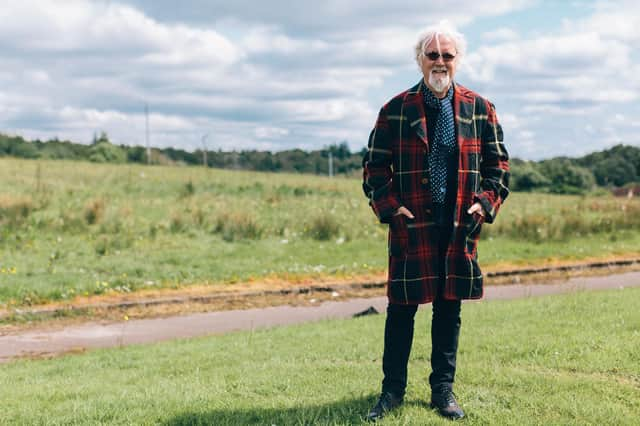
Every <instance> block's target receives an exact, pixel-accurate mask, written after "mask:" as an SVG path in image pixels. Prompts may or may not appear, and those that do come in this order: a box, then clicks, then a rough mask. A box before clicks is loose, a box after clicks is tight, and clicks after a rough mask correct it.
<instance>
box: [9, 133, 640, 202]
mask: <svg viewBox="0 0 640 426" xmlns="http://www.w3.org/2000/svg"><path fill="white" fill-rule="evenodd" d="M365 152H366V148H363V149H362V150H360V151H359V152H351V151H350V150H349V147H348V145H347V143H346V142H340V143H337V144H332V145H329V146H327V147H324V148H323V149H320V150H315V151H303V150H301V149H290V150H285V151H278V152H270V151H255V150H246V151H221V150H218V151H206V152H203V151H202V150H196V151H185V150H182V149H176V148H164V149H160V148H152V149H150V151H149V153H150V155H148V153H147V149H146V148H144V147H141V146H128V145H116V144H113V143H112V142H111V141H110V140H109V138H108V136H107V134H106V133H104V132H103V133H101V134H100V135H99V136H98V135H96V136H95V137H94V138H93V141H92V143H91V144H89V145H85V144H79V143H73V142H71V141H60V140H58V139H52V140H48V141H40V140H34V141H27V140H25V139H24V138H22V137H21V136H9V135H5V134H2V133H0V156H13V157H19V158H31V159H38V158H41V159H67V160H84V161H92V162H97V163H140V164H162V165H203V163H204V162H205V160H206V164H207V166H208V167H216V168H225V169H239V170H255V171H266V172H294V173H311V174H319V175H320V174H321V175H326V174H328V173H329V156H331V157H332V161H333V172H334V174H342V175H357V174H359V173H360V170H361V167H362V156H363V155H364V153H365ZM511 172H512V180H511V185H510V186H511V188H512V189H513V190H516V191H541V192H551V193H559V194H579V193H584V192H588V191H591V190H593V189H595V188H597V187H606V188H612V187H621V186H626V185H630V184H634V183H637V182H639V181H640V148H638V147H634V146H628V145H622V144H620V145H616V146H614V147H612V148H609V149H606V150H603V151H599V152H594V153H591V154H588V155H585V156H583V157H579V158H569V157H555V158H551V159H547V160H541V161H526V160H521V159H518V158H513V159H512V160H511Z"/></svg>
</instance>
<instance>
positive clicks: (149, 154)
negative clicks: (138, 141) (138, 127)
mask: <svg viewBox="0 0 640 426" xmlns="http://www.w3.org/2000/svg"><path fill="white" fill-rule="evenodd" d="M144 117H145V141H146V142H147V164H151V146H150V145H149V105H148V104H147V103H145V104H144Z"/></svg>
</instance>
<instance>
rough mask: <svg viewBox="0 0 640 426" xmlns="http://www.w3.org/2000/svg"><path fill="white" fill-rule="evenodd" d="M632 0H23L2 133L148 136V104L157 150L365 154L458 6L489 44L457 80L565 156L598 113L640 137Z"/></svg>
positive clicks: (135, 140) (2, 87) (2, 35)
mask: <svg viewBox="0 0 640 426" xmlns="http://www.w3.org/2000/svg"><path fill="white" fill-rule="evenodd" d="M623 5H624V6H625V7H626V9H625V8H617V9H616V8H608V7H607V6H604V5H598V6H597V7H594V8H593V14H592V16H589V17H587V18H586V19H582V20H580V21H577V20H571V19H565V20H564V23H563V24H562V26H559V27H558V28H557V29H556V30H553V31H532V28H535V25H536V23H527V22H523V21H518V22H515V21H514V20H513V19H512V16H513V15H514V14H516V15H517V13H518V11H522V10H525V9H526V8H535V7H544V4H542V5H539V4H538V3H537V2H535V1H524V0H521V1H510V0H498V1H494V2H492V3H491V6H490V7H487V5H486V4H484V3H478V2H475V1H472V0H455V1H453V2H449V1H445V0H437V1H434V2H431V3H429V5H428V7H427V9H425V4H424V2H419V1H417V0H411V1H409V2H407V3H406V4H403V7H397V6H390V5H389V3H388V2H385V1H382V0H372V1H349V2H344V1H338V0H329V1H327V2H315V3H308V2H307V3H305V2H294V1H287V0H274V1H273V2H262V3H259V2H258V3H256V2H253V1H251V2H250V1H249V0H237V1H235V2H222V1H218V0H206V1H205V0H185V1H184V2H183V3H180V4H179V5H178V4H177V3H175V2H174V1H168V0H153V1H152V0H130V1H125V0H120V2H116V1H111V2H109V1H100V2H95V1H89V0H65V1H64V2H60V1H54V0H42V1H35V0H24V1H23V2H20V3H18V2H12V3H11V5H10V6H5V7H3V8H2V9H0V21H1V22H3V25H2V26H0V52H1V53H0V58H1V59H2V60H3V69H2V70H1V71H0V112H1V114H0V131H20V132H24V135H25V136H27V137H29V136H34V135H37V136H34V137H40V138H47V137H53V136H58V137H61V138H72V139H74V140H78V141H87V142H88V141H89V140H90V138H91V136H92V135H93V133H94V132H95V131H99V130H105V131H107V132H108V133H109V136H110V137H111V138H112V140H114V141H116V142H118V143H132V144H140V143H143V142H144V114H143V108H144V105H145V104H148V105H149V107H150V110H151V124H152V143H153V144H154V145H158V146H169V145H172V146H177V147H183V148H191V149H193V148H199V147H200V140H201V137H202V135H203V134H205V133H210V134H211V137H210V143H211V145H212V146H213V147H215V148H214V149H217V148H222V149H238V148H240V149H256V148H259V149H286V148H289V147H293V146H296V147H301V148H305V149H316V148H318V147H322V146H324V145H328V144H330V143H335V142H339V141H342V140H347V141H348V143H349V144H350V147H351V148H352V149H354V150H357V149H360V148H361V147H362V146H364V144H365V143H366V140H367V136H368V133H369V130H370V127H371V125H372V124H373V122H374V119H375V115H376V112H377V111H378V109H379V107H380V103H381V102H382V99H388V98H389V97H391V96H392V95H393V94H394V93H397V92H398V91H399V90H402V89H405V88H407V87H409V86H410V85H412V84H413V83H414V82H415V81H417V79H418V76H419V74H418V70H417V69H416V66H415V63H414V61H413V57H412V56H413V52H412V48H413V44H414V41H415V38H416V34H417V33H418V31H419V30H420V29H421V28H422V27H424V26H426V25H427V24H430V23H433V22H434V21H437V20H439V19H442V18H451V19H452V20H453V21H455V22H457V23H458V25H459V26H460V27H461V29H463V30H465V32H466V33H467V36H468V37H469V38H470V39H471V40H472V41H474V42H476V43H478V42H479V43H480V45H477V44H473V43H472V45H473V46H474V48H473V50H472V51H470V52H469V56H468V58H467V60H466V62H465V63H463V64H462V66H461V68H460V70H459V74H458V76H459V77H460V79H461V81H462V82H463V84H465V85H466V81H469V82H470V83H471V84H469V87H470V88H472V89H475V90H477V91H478V92H480V93H482V94H484V95H487V96H489V97H490V99H491V100H492V101H493V102H494V103H495V104H496V105H497V108H498V115H499V117H500V119H501V122H502V124H503V127H504V128H505V135H507V137H508V138H509V140H508V143H509V148H510V151H511V152H512V153H515V154H516V155H526V156H533V157H535V156H540V155H545V154H544V153H546V152H549V153H550V155H553V154H554V153H556V152H557V153H559V152H561V150H563V149H568V148H567V147H568V146H569V145H568V144H566V143H558V141H562V142H564V141H566V140H569V139H571V138H581V137H586V135H587V130H586V129H585V122H589V123H594V132H595V134H596V135H598V137H600V136H602V137H603V140H604V139H606V140H613V138H615V137H619V138H621V139H622V140H625V141H632V140H635V141H637V140H638V139H637V137H635V136H632V133H631V132H630V131H629V130H628V129H630V128H634V126H636V127H637V123H636V124H632V121H631V119H630V117H636V116H639V115H640V110H639V107H636V106H633V105H635V103H637V101H638V98H639V97H640V64H639V63H638V60H639V56H640V55H639V53H638V49H637V47H636V46H637V45H638V33H637V32H634V31H633V29H635V28H638V22H637V18H638V16H639V15H640V13H638V9H637V6H635V3H633V2H629V3H624V4H623ZM585 7H587V6H585ZM588 7H591V6H588ZM507 13H508V14H510V15H509V16H510V18H509V20H504V25H501V24H498V25H495V23H496V22H499V21H500V19H499V18H500V15H502V14H507ZM523 15H526V10H525V12H524V13H523ZM484 17H492V18H490V21H491V25H490V26H489V25H484V26H483V25H479V26H478V28H483V29H484V28H496V29H495V30H491V31H486V30H485V31H484V33H482V32H480V30H476V25H475V24H476V22H479V21H482V19H483V18H484ZM523 23H524V24H525V25H523ZM618 23H619V25H618ZM485 24H486V22H485ZM527 25H528V26H529V27H528V30H527V29H526V28H523V26H524V27H526V26H527ZM525 34H534V35H533V36H525ZM540 34H542V35H540ZM374 98H375V101H373V99H374ZM603 114H604V115H603ZM618 115H622V116H624V118H625V119H624V120H619V119H617V118H616V117H617V116H618ZM609 121H612V122H615V123H616V125H615V126H613V127H614V128H612V129H608V130H606V131H605V130H604V128H601V127H599V126H597V125H596V124H597V123H601V122H607V123H608V122H609ZM543 129H545V130H543ZM546 129H548V130H546ZM634 130H637V129H636V128H634ZM636 133H637V131H636V132H633V134H636ZM605 136H606V138H605ZM591 137H592V138H593V137H594V136H593V135H592V136H591ZM634 138H635V139H634ZM545 146H546V147H548V148H549V149H542V148H544V147H545ZM581 146H582V145H581ZM570 149H574V148H573V147H570Z"/></svg>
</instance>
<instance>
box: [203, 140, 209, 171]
mask: <svg viewBox="0 0 640 426" xmlns="http://www.w3.org/2000/svg"><path fill="white" fill-rule="evenodd" d="M208 137H209V133H205V134H204V135H202V165H203V166H205V167H209V165H208V163H207V138H208Z"/></svg>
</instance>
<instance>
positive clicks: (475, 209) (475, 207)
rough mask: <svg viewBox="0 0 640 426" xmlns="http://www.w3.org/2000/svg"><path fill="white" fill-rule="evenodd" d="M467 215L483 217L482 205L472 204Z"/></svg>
mask: <svg viewBox="0 0 640 426" xmlns="http://www.w3.org/2000/svg"><path fill="white" fill-rule="evenodd" d="M400 208H402V207H400ZM467 213H469V214H474V213H478V214H479V215H480V216H482V217H484V208H482V204H480V203H474V204H473V205H472V206H471V207H469V210H467Z"/></svg>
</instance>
